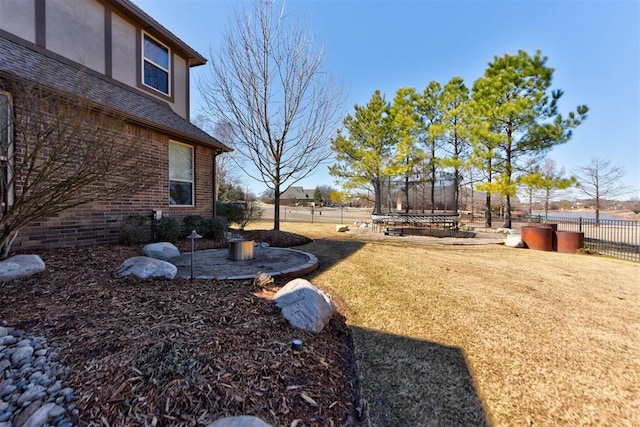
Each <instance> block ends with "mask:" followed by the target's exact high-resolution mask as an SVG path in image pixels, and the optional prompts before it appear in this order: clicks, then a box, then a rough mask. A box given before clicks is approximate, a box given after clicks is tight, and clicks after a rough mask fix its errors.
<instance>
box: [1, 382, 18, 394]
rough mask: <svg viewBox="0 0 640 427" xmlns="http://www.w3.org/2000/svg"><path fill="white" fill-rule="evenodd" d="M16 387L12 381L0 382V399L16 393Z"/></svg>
mask: <svg viewBox="0 0 640 427" xmlns="http://www.w3.org/2000/svg"><path fill="white" fill-rule="evenodd" d="M17 389H18V387H16V386H15V385H14V384H13V380H4V381H2V382H0V397H2V398H4V397H5V396H7V395H9V394H11V393H13V392H14V391H16V390H17Z"/></svg>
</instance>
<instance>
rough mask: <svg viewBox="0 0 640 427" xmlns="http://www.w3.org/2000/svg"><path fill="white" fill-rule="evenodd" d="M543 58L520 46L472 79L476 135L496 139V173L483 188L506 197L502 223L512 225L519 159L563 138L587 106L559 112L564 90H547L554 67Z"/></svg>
mask: <svg viewBox="0 0 640 427" xmlns="http://www.w3.org/2000/svg"><path fill="white" fill-rule="evenodd" d="M546 62H547V58H546V57H543V56H542V54H541V53H540V51H537V52H536V53H535V55H533V56H531V55H529V54H528V53H527V52H525V51H522V50H521V51H519V52H518V54H517V55H509V54H505V55H504V56H502V57H494V60H493V62H491V63H489V66H488V68H487V70H486V71H485V74H484V76H483V77H481V78H479V79H478V80H476V82H475V83H474V85H473V99H474V112H475V113H476V114H479V116H478V119H479V120H481V121H482V122H483V123H484V126H481V130H480V134H481V135H480V138H478V139H482V140H488V141H490V142H491V143H492V145H493V144H495V150H494V151H493V155H494V156H495V157H494V160H495V161H496V162H497V163H496V166H497V167H498V170H499V175H498V176H496V179H495V180H494V181H492V182H487V183H485V184H483V186H482V189H483V190H486V191H488V192H492V193H500V194H502V195H504V196H505V197H506V210H505V211H506V212H505V223H504V226H505V227H511V197H513V196H514V195H515V193H516V190H517V183H516V180H515V178H516V177H517V174H518V173H519V172H521V170H520V165H521V162H522V161H523V160H524V159H526V158H527V156H531V155H534V156H535V155H538V156H539V155H542V154H544V153H545V152H546V151H547V150H549V149H550V148H551V147H553V146H554V145H557V144H562V143H565V142H567V141H568V140H569V139H570V138H571V130H572V129H573V128H575V127H576V126H578V125H579V124H580V123H581V122H582V120H584V119H585V118H586V113H587V110H588V109H587V106H586V105H581V106H578V107H577V109H576V112H570V113H569V116H568V117H567V118H563V117H562V115H561V114H560V113H558V100H559V99H560V98H561V96H562V91H560V90H553V91H551V90H550V88H551V80H552V76H553V71H554V70H553V68H550V67H548V66H546ZM479 188H480V186H479Z"/></svg>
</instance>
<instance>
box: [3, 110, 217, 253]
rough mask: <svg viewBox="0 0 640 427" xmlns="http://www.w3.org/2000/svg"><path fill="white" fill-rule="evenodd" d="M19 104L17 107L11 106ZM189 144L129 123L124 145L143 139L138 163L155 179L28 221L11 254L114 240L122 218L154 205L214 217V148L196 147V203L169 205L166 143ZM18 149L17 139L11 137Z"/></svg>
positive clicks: (147, 213)
mask: <svg viewBox="0 0 640 427" xmlns="http://www.w3.org/2000/svg"><path fill="white" fill-rule="evenodd" d="M14 107H18V106H14ZM170 140H173V141H176V142H181V143H185V144H188V141H185V140H180V139H177V138H170V137H169V136H168V135H166V134H164V133H161V132H157V131H155V130H151V129H148V128H145V127H143V126H139V125H136V124H131V123H127V124H125V126H124V133H123V134H122V142H123V143H125V144H126V143H131V142H132V141H137V142H142V144H141V146H142V147H144V150H143V151H140V152H139V158H137V159H136V165H137V167H140V168H145V170H147V171H150V172H152V174H153V176H154V178H152V179H151V180H150V181H149V184H148V185H147V186H146V188H144V189H143V190H142V191H140V192H138V193H137V194H122V197H120V198H118V199H117V200H112V201H105V202H98V203H93V204H89V205H83V206H80V207H77V208H72V209H69V210H67V211H63V212H61V213H59V214H56V215H53V216H51V217H48V218H42V219H41V220H38V221H36V222H32V223H31V224H29V226H27V227H26V228H24V229H23V230H21V231H20V234H19V235H18V237H17V239H16V240H15V242H14V244H13V245H12V252H16V251H18V252H24V251H27V250H31V249H52V248H60V247H70V246H81V245H93V244H103V243H116V242H118V241H119V239H120V226H121V224H122V221H123V219H124V218H126V217H128V216H130V215H134V214H139V215H143V216H146V217H149V218H151V217H152V213H153V210H154V209H160V210H162V211H163V213H164V215H165V216H167V215H168V216H170V217H175V218H177V219H178V220H181V219H182V218H183V217H184V216H186V215H193V214H198V215H202V216H204V217H211V216H213V203H214V201H213V161H214V159H213V154H214V152H213V149H211V148H208V147H205V146H201V145H194V147H195V149H194V164H195V171H194V172H195V173H194V175H195V182H194V186H195V189H194V194H195V196H194V206H192V207H177V206H170V205H169V141H170ZM14 144H15V149H16V150H17V152H18V151H19V150H20V141H19V140H16V141H14Z"/></svg>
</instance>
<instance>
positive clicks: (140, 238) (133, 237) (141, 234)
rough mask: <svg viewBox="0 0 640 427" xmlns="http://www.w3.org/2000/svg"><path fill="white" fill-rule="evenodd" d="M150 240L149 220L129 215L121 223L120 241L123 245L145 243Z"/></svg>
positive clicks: (140, 216)
mask: <svg viewBox="0 0 640 427" xmlns="http://www.w3.org/2000/svg"><path fill="white" fill-rule="evenodd" d="M150 240H151V229H150V224H149V219H148V218H146V217H144V216H142V215H131V216H128V217H126V218H125V219H124V220H123V221H122V225H121V226H120V241H121V242H122V243H123V244H124V245H135V244H138V243H146V242H148V241H150Z"/></svg>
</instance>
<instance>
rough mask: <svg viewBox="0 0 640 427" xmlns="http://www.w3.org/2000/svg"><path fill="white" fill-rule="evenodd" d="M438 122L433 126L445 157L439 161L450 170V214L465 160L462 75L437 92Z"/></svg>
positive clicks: (457, 198)
mask: <svg viewBox="0 0 640 427" xmlns="http://www.w3.org/2000/svg"><path fill="white" fill-rule="evenodd" d="M439 106H440V114H441V118H440V122H439V123H438V124H437V125H436V126H435V128H436V132H437V133H438V134H440V135H441V138H442V149H443V152H444V153H446V156H445V157H443V158H442V160H441V162H440V164H441V165H442V167H444V168H450V169H452V170H453V187H454V210H453V211H454V213H458V207H459V206H460V191H459V189H460V182H461V181H462V170H463V169H464V168H465V166H467V165H468V163H469V151H470V142H469V133H470V128H471V126H470V120H469V111H468V110H469V108H468V107H469V89H467V87H466V86H465V84H464V82H463V80H462V78H460V77H454V78H453V79H451V81H449V83H447V84H446V85H445V87H444V89H443V90H442V92H441V94H440V102H439Z"/></svg>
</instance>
